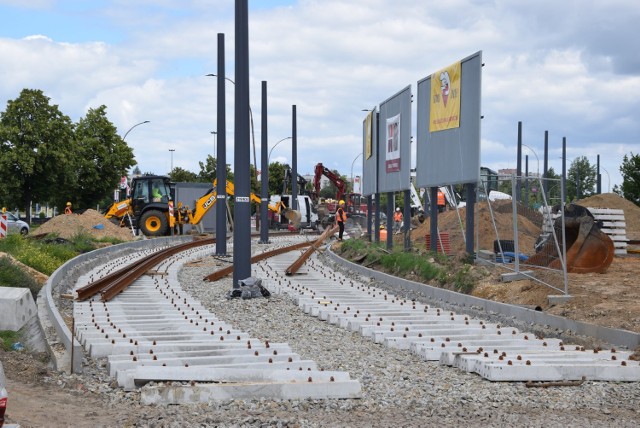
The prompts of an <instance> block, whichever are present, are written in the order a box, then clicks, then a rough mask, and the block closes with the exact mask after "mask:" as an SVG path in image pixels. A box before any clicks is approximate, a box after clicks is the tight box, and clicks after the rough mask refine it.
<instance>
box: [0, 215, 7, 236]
mask: <svg viewBox="0 0 640 428" xmlns="http://www.w3.org/2000/svg"><path fill="white" fill-rule="evenodd" d="M6 237H7V215H6V214H1V215H0V238H6Z"/></svg>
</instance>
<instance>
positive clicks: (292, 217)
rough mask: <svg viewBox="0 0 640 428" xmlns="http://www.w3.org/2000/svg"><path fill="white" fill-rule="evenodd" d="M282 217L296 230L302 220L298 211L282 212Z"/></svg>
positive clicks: (286, 210) (287, 210) (288, 210)
mask: <svg viewBox="0 0 640 428" xmlns="http://www.w3.org/2000/svg"><path fill="white" fill-rule="evenodd" d="M284 217H285V218H286V219H287V220H289V221H290V222H291V223H293V226H294V227H295V228H296V229H297V228H299V227H300V221H301V220H302V214H301V213H300V211H295V210H291V209H285V210H284Z"/></svg>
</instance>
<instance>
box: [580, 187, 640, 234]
mask: <svg viewBox="0 0 640 428" xmlns="http://www.w3.org/2000/svg"><path fill="white" fill-rule="evenodd" d="M577 204H578V205H582V206H583V207H591V208H610V209H615V210H623V211H624V222H625V227H626V229H627V238H628V239H640V207H639V206H637V205H636V204H634V203H633V202H631V201H628V200H626V199H624V198H623V197H621V196H619V195H617V194H615V193H603V194H601V195H594V196H590V197H588V198H584V199H581V200H579V201H578V202H577Z"/></svg>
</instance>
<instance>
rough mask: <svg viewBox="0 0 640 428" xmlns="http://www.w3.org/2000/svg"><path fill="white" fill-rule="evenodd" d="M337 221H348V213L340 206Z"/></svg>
mask: <svg viewBox="0 0 640 428" xmlns="http://www.w3.org/2000/svg"><path fill="white" fill-rule="evenodd" d="M336 221H339V222H342V223H344V222H346V221H347V213H345V212H344V210H343V209H342V208H338V211H336Z"/></svg>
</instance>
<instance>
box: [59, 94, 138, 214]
mask: <svg viewBox="0 0 640 428" xmlns="http://www.w3.org/2000/svg"><path fill="white" fill-rule="evenodd" d="M106 110H107V107H106V106H104V105H102V106H100V107H98V108H97V109H89V111H88V112H87V114H86V116H85V117H83V118H81V119H80V120H79V121H78V124H77V126H76V129H75V136H76V142H77V147H78V154H79V156H78V165H77V169H76V173H77V179H78V180H77V183H76V187H75V189H74V192H73V193H72V194H73V195H74V199H75V201H76V205H77V206H78V207H83V208H86V207H92V206H95V205H96V203H98V202H99V201H101V200H104V199H105V197H107V199H109V198H111V195H112V193H113V190H114V189H115V188H116V187H117V186H118V183H119V182H120V178H121V177H122V176H124V175H126V174H127V171H128V170H129V168H131V167H132V166H133V165H135V160H134V157H133V149H131V147H129V146H128V145H127V143H126V142H125V141H123V140H122V138H121V137H120V136H119V135H118V133H117V129H116V127H115V126H114V125H113V124H112V123H111V122H110V121H109V119H108V118H107V114H106ZM58 202H59V203H60V202H63V201H58Z"/></svg>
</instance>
